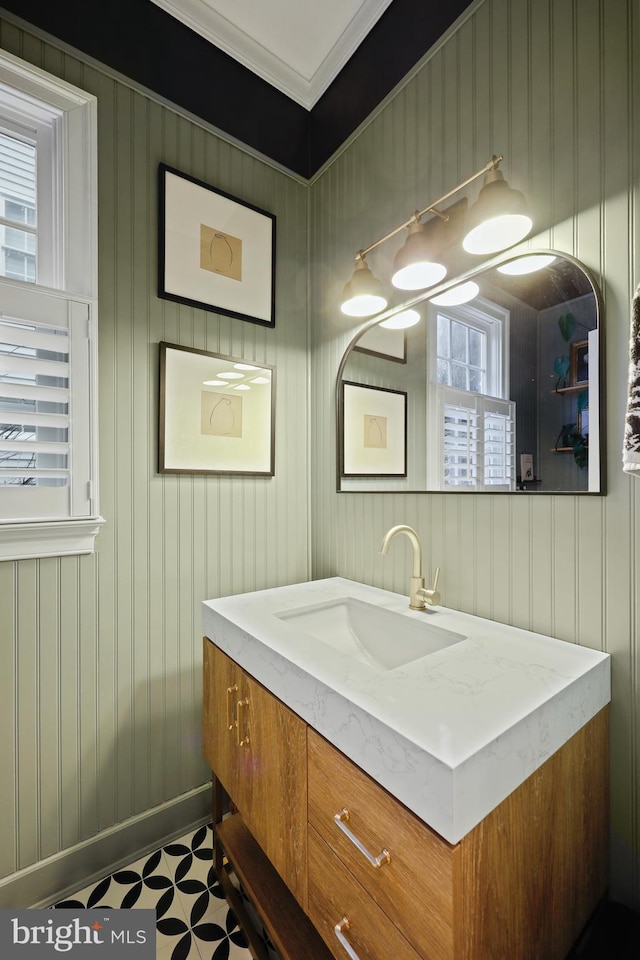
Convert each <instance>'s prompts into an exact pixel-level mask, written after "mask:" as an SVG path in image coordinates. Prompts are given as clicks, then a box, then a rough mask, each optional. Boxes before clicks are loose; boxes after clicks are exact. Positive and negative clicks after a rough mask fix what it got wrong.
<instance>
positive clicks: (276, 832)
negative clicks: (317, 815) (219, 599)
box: [204, 639, 307, 907]
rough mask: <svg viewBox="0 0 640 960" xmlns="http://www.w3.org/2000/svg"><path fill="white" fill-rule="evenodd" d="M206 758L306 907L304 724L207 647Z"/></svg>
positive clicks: (205, 659) (217, 652) (214, 649)
mask: <svg viewBox="0 0 640 960" xmlns="http://www.w3.org/2000/svg"><path fill="white" fill-rule="evenodd" d="M204 754H205V757H206V759H207V762H208V764H209V766H210V767H211V769H212V770H213V772H214V773H215V775H216V776H217V777H218V779H219V780H220V782H221V784H222V786H223V787H224V789H225V790H226V791H227V793H228V794H229V796H230V797H231V799H232V800H233V802H234V803H235V805H236V806H237V808H238V810H239V812H240V815H241V816H242V820H243V822H244V823H245V824H246V826H247V827H248V829H249V830H250V832H251V834H252V835H253V837H254V839H255V840H257V842H258V843H259V844H260V846H261V847H262V850H263V851H264V853H265V854H266V855H267V857H268V858H269V860H270V861H271V863H272V864H273V866H274V867H275V869H276V870H277V871H278V873H279V874H280V876H281V877H282V879H283V880H284V882H285V883H286V884H287V886H288V887H289V889H290V890H291V892H292V893H293V895H294V897H295V898H296V899H297V900H298V902H299V903H300V904H301V905H302V906H303V907H306V900H307V879H306V878H307V728H306V724H305V723H304V721H303V720H301V719H300V718H299V717H297V716H296V715H295V714H294V713H292V711H291V710H289V708H288V707H285V705H284V704H283V703H281V701H280V700H278V699H277V698H276V697H274V696H273V695H272V694H271V693H269V692H268V690H265V688H264V687H262V686H261V685H260V684H259V683H257V681H255V680H254V679H253V678H252V677H250V676H249V675H248V674H246V673H245V672H244V671H243V670H242V669H241V668H240V667H239V666H238V665H237V664H236V663H234V662H233V660H231V659H230V658H229V657H227V656H226V654H224V653H222V651H221V650H219V649H218V648H217V647H216V646H215V645H214V644H213V643H211V642H210V641H209V640H207V639H205V648H204Z"/></svg>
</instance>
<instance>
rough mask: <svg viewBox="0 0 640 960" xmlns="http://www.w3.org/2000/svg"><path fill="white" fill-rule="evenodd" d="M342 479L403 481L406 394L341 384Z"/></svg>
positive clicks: (363, 385)
mask: <svg viewBox="0 0 640 960" xmlns="http://www.w3.org/2000/svg"><path fill="white" fill-rule="evenodd" d="M341 412H342V430H341V436H342V470H341V473H342V476H343V477H406V475H407V394H406V392H405V391H404V390H388V389H387V388H386V387H372V386H367V385H366V384H362V383H351V382H350V381H348V380H344V381H343V383H342V411H341Z"/></svg>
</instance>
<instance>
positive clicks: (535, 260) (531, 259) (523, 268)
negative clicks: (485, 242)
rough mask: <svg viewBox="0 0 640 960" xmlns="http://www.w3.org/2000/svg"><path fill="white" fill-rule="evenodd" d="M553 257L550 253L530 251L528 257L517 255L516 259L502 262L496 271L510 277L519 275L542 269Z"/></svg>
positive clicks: (551, 261)
mask: <svg viewBox="0 0 640 960" xmlns="http://www.w3.org/2000/svg"><path fill="white" fill-rule="evenodd" d="M555 259H556V258H555V257H554V256H552V255H551V254H550V253H532V254H531V255H530V256H528V257H518V259H517V260H510V261H509V263H503V264H502V266H501V267H498V273H506V274H507V276H510V277H521V276H523V275H524V274H526V273H535V272H536V271H537V270H543V269H544V268H545V267H548V266H549V264H550V263H553V261H554V260H555Z"/></svg>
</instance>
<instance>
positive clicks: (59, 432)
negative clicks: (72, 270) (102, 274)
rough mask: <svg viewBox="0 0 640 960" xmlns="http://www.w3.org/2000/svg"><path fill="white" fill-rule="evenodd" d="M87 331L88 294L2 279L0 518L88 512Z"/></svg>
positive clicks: (88, 323)
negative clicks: (78, 295) (83, 296)
mask: <svg viewBox="0 0 640 960" xmlns="http://www.w3.org/2000/svg"><path fill="white" fill-rule="evenodd" d="M89 333H90V305H89V304H88V303H87V302H83V301H82V300H79V299H77V298H73V297H68V296H65V295H64V294H63V293H61V292H60V291H48V292H45V291H44V290H43V288H42V287H40V288H38V289H37V290H36V289H34V288H33V287H27V286H26V285H25V286H23V285H21V284H16V283H12V282H11V281H6V280H0V522H1V521H3V520H7V519H9V518H11V519H14V520H21V519H25V520H26V519H29V518H34V517H38V518H39V519H55V518H69V517H82V516H89V515H90V514H91V490H90V483H89V481H90V479H91V469H90V468H91V454H90V423H91V409H90V403H88V402H87V396H88V394H87V393H86V392H85V391H86V385H87V383H88V381H89V378H90V368H89V364H90V338H89ZM72 361H73V363H72ZM72 371H73V372H72Z"/></svg>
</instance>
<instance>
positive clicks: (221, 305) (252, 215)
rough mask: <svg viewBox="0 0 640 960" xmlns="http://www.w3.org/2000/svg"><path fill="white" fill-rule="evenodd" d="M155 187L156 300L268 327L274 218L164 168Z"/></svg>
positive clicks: (271, 319)
mask: <svg viewBox="0 0 640 960" xmlns="http://www.w3.org/2000/svg"><path fill="white" fill-rule="evenodd" d="M158 186H159V198H158V208H159V209H158V212H159V217H158V233H159V236H158V296H159V297H162V298H163V299H165V300H174V301H176V302H177V303H185V304H187V305H189V306H193V307H200V308H202V309H203V310H210V311H212V312H213V313H222V314H226V315H227V316H231V317H239V318H240V319H241V320H249V321H250V322H251V323H261V324H263V325H265V326H268V327H273V326H275V231H276V218H275V216H274V215H273V214H272V213H267V212H266V211H265V210H260V209H259V208H258V207H255V206H253V205H252V204H250V203H246V202H245V201H243V200H238V199H237V198H235V197H232V196H230V195H229V194H227V193H224V192H223V191H222V190H218V189H216V188H215V187H212V186H210V185H209V184H206V183H203V182H202V181H201V180H196V178H195V177H190V176H188V175H187V174H185V173H180V171H178V170H174V169H173V168H172V167H169V166H167V165H166V164H164V163H161V164H160V167H159V172H158Z"/></svg>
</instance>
